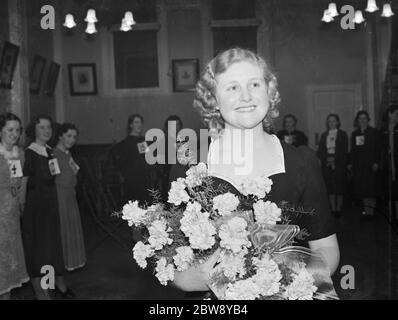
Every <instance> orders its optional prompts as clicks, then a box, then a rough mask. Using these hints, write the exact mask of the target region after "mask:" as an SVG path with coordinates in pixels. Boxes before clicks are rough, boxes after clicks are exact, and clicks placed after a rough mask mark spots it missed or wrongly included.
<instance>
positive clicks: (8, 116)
mask: <svg viewBox="0 0 398 320" xmlns="http://www.w3.org/2000/svg"><path fill="white" fill-rule="evenodd" d="M8 121H18V122H19V124H20V125H22V121H21V119H20V118H18V116H16V115H15V114H13V113H11V112H4V113H2V114H0V131H1V130H3V128H4V127H5V126H6V125H7V122H8Z"/></svg>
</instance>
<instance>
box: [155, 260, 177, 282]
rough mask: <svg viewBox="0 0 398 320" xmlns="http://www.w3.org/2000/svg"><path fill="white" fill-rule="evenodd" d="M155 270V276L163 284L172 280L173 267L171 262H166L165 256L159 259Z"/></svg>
mask: <svg viewBox="0 0 398 320" xmlns="http://www.w3.org/2000/svg"><path fill="white" fill-rule="evenodd" d="M155 271H156V277H157V278H158V280H159V282H160V283H161V284H162V285H164V286H167V282H168V281H173V280H174V267H173V265H171V264H167V260H166V258H161V259H159V261H158V263H157V265H156V268H155Z"/></svg>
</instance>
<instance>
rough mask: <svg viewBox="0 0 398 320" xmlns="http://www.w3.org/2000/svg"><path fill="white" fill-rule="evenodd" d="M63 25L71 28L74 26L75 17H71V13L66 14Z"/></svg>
mask: <svg viewBox="0 0 398 320" xmlns="http://www.w3.org/2000/svg"><path fill="white" fill-rule="evenodd" d="M64 27H66V28H68V29H72V28H74V27H76V22H75V18H74V17H73V15H71V14H67V15H66V16H65V23H64Z"/></svg>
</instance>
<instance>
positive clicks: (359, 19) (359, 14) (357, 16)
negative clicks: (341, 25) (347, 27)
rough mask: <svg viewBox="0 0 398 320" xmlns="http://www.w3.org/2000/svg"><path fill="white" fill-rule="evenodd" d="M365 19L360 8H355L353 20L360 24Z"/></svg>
mask: <svg viewBox="0 0 398 320" xmlns="http://www.w3.org/2000/svg"><path fill="white" fill-rule="evenodd" d="M364 21H365V19H364V17H363V14H362V11H361V10H357V11H355V17H354V22H355V23H356V24H361V23H362V22H364Z"/></svg>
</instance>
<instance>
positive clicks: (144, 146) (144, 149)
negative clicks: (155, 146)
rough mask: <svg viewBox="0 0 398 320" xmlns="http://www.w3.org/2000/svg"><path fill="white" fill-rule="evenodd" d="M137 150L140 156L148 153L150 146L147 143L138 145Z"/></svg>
mask: <svg viewBox="0 0 398 320" xmlns="http://www.w3.org/2000/svg"><path fill="white" fill-rule="evenodd" d="M137 148H138V152H139V153H140V154H143V153H147V152H148V151H149V148H148V144H147V143H146V142H145V141H144V142H141V143H137Z"/></svg>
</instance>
